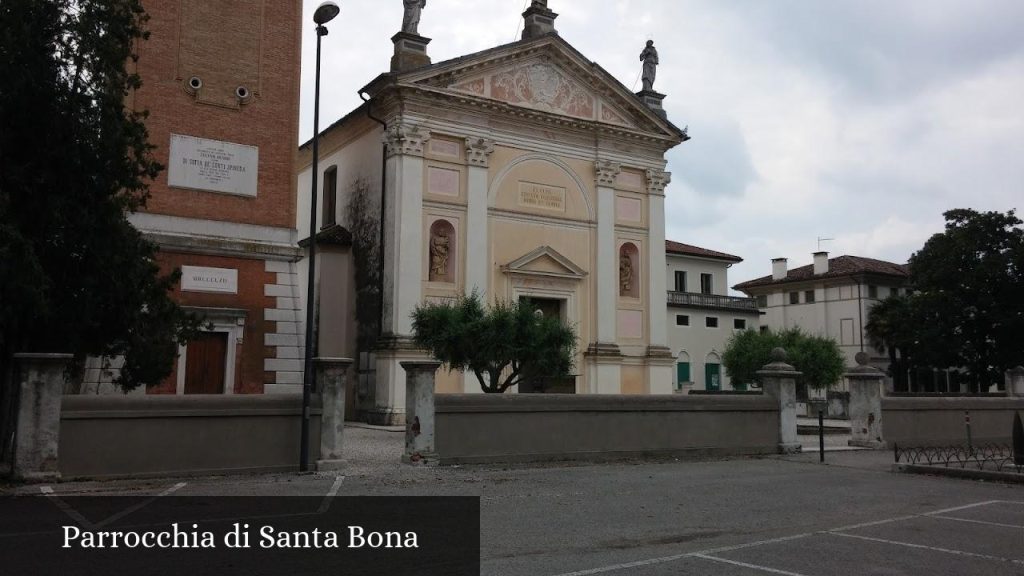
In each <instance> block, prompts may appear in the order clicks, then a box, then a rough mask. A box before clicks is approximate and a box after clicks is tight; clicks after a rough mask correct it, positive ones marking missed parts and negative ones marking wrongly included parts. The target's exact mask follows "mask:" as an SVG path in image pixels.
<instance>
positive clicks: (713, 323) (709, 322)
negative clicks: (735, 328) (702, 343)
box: [704, 316, 718, 328]
mask: <svg viewBox="0 0 1024 576" xmlns="http://www.w3.org/2000/svg"><path fill="white" fill-rule="evenodd" d="M704 326H706V327H708V328H718V318H717V317H715V316H708V317H707V318H705V319H704Z"/></svg>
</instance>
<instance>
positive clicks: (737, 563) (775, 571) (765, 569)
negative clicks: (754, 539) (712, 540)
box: [693, 554, 805, 576]
mask: <svg viewBox="0 0 1024 576" xmlns="http://www.w3.org/2000/svg"><path fill="white" fill-rule="evenodd" d="M693 557H694V558H703V559H704V560H711V561H713V562H725V563H726V564H732V565H733V566H742V567H744V568H751V569H754V570H760V571H762V572H770V573H772V574H784V575H785V576H805V575H804V574H800V573H799V572H787V571H785V570H779V569H778V568H769V567H767V566H759V565H757V564H747V563H746V562H740V561H738V560H728V559H726V558H717V557H715V556H708V555H707V554H693Z"/></svg>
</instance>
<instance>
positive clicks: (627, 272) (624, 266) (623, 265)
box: [619, 254, 633, 296]
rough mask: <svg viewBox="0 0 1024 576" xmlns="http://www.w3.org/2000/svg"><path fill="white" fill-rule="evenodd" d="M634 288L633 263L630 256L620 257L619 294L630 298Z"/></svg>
mask: <svg viewBox="0 0 1024 576" xmlns="http://www.w3.org/2000/svg"><path fill="white" fill-rule="evenodd" d="M632 287H633V262H632V261H630V259H629V254H623V255H621V256H619V294H621V295H622V296H629V292H630V289H631V288H632Z"/></svg>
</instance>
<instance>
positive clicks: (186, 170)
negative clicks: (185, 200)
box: [167, 134, 259, 196]
mask: <svg viewBox="0 0 1024 576" xmlns="http://www.w3.org/2000/svg"><path fill="white" fill-rule="evenodd" d="M258 166H259V148H257V147H256V146H246V145H244V144H234V143H231V142H222V141H220V140H209V139H207V138H196V137H194V136H182V135H180V134H171V156H170V160H169V161H168V166H167V184H169V185H170V186H175V187H178V188H193V189H196V190H209V191H211V192H224V193H226V194H238V195H240V196H256V176H257V173H258V171H259V170H258Z"/></svg>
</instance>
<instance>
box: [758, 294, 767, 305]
mask: <svg viewBox="0 0 1024 576" xmlns="http://www.w3.org/2000/svg"><path fill="white" fill-rule="evenodd" d="M757 307H758V308H767V307H768V295H767V294H761V295H760V296H758V297H757Z"/></svg>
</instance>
